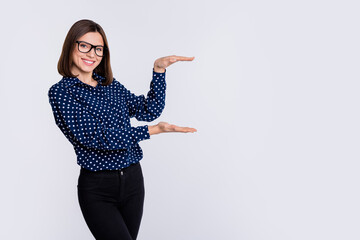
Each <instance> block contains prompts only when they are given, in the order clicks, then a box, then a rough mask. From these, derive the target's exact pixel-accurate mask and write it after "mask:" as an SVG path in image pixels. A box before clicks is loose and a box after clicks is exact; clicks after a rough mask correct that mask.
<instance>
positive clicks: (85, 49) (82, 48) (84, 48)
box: [79, 42, 104, 57]
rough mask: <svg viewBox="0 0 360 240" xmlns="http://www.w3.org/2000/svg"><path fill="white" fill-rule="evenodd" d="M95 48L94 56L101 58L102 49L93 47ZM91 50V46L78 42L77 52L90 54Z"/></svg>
mask: <svg viewBox="0 0 360 240" xmlns="http://www.w3.org/2000/svg"><path fill="white" fill-rule="evenodd" d="M94 48H95V53H96V55H98V56H99V57H102V56H103V55H104V47H100V46H97V47H94ZM90 50H91V45H90V44H88V43H84V42H80V43H79V51H80V52H82V53H87V52H90Z"/></svg>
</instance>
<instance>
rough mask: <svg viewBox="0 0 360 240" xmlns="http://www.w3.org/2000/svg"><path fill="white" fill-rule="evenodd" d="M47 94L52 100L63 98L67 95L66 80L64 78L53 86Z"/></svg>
mask: <svg viewBox="0 0 360 240" xmlns="http://www.w3.org/2000/svg"><path fill="white" fill-rule="evenodd" d="M47 94H48V97H49V99H50V100H56V99H58V98H59V97H61V96H65V95H67V91H66V82H65V81H64V78H62V79H61V80H60V81H58V82H57V83H55V84H53V85H51V86H50V88H49V89H48V92H47Z"/></svg>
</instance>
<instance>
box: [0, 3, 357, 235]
mask: <svg viewBox="0 0 360 240" xmlns="http://www.w3.org/2000/svg"><path fill="white" fill-rule="evenodd" d="M359 7H360V5H359V4H358V1H325V0H324V1H320V0H311V1H308V0H305V1H304V0H302V1H280V0H275V1H265V0H255V1H228V0H224V1H194V0H181V1H168V0H163V1H158V0H156V1H145V0H142V1H75V2H74V1H68V0H67V1H56V2H55V1H45V0H44V1H25V0H21V1H14V2H7V3H3V4H2V13H1V15H0V20H1V22H2V25H1V28H2V35H1V36H2V37H1V38H0V41H1V59H0V61H1V64H0V68H1V87H0V104H1V118H0V121H1V124H0V126H1V170H2V171H1V174H0V177H1V178H0V180H1V202H0V203H1V204H0V206H1V209H0V210H1V218H0V220H1V222H0V224H1V232H0V238H1V239H34V240H42V239H44V240H49V239H52V240H57V239H59V240H63V239H74V240H75V239H76V240H78V239H93V238H92V235H91V233H90V231H89V230H88V228H87V226H86V224H85V221H84V219H83V217H82V215H81V211H80V208H79V205H78V201H77V195H76V185H77V179H78V175H79V169H80V167H79V166H78V165H77V164H76V155H75V152H74V150H73V148H72V145H71V144H70V143H69V142H68V141H67V139H66V138H65V137H64V136H63V134H62V133H61V132H60V130H59V129H58V127H57V126H56V125H55V121H54V118H53V116H52V112H51V108H50V104H49V103H48V96H47V91H48V89H49V87H50V86H51V85H52V84H54V83H56V82H58V81H59V80H60V79H61V76H60V75H59V74H58V73H57V68H56V65H57V61H58V58H59V56H60V52H61V47H62V44H63V41H64V39H65V36H66V33H67V31H68V30H69V28H70V27H71V25H72V24H73V23H74V22H76V21H77V20H80V19H83V18H88V19H92V20H94V21H96V22H98V23H99V24H100V25H101V26H102V27H103V28H104V30H105V32H106V34H107V37H108V40H109V44H110V47H111V57H112V58H111V61H112V62H111V63H112V67H113V71H114V77H115V78H116V79H118V80H119V81H120V82H122V83H123V84H124V85H125V86H126V87H127V88H128V89H130V90H131V91H133V92H134V93H136V94H138V95H140V94H146V93H147V91H148V90H149V84H150V81H151V72H152V67H153V63H154V61H155V60H156V59H157V58H159V57H162V56H168V55H172V54H176V55H183V56H195V60H194V61H193V62H178V63H175V64H174V65H172V66H170V67H169V68H168V69H167V77H166V81H167V84H168V87H167V93H166V94H167V95H166V106H165V109H164V112H163V114H162V116H161V117H160V118H158V119H157V120H155V121H154V122H152V123H146V122H137V121H136V120H134V121H132V124H133V125H134V126H136V125H144V124H156V123H157V122H159V121H167V122H170V123H174V124H178V125H182V126H190V127H195V128H197V129H198V132H197V133H193V134H191V133H188V134H183V133H166V134H161V135H154V136H151V139H150V140H145V141H142V142H141V143H140V145H141V147H142V148H143V151H144V158H143V159H142V160H141V164H142V166H143V171H144V178H145V187H146V197H145V211H144V216H143V221H142V225H141V228H140V232H139V238H138V239H139V240H147V239H157V240H162V239H164V240H165V239H166V240H167V239H172V240H183V239H206V240H215V239H216V240H217V239H235V240H237V239H239V240H240V239H244V240H252V239H254V240H289V239H291V240H304V239H307V240H310V239H311V240H312V239H313V240H318V239H328V240H332V239H347V240H352V239H360V232H359V224H360V217H359V216H360V207H359V202H360V193H359V180H360V176H359V167H360V163H359V159H360V158H359V157H360V153H359V144H360V137H359V136H360V128H359V122H360V114H359V100H360V96H359V87H360V84H359V63H360V61H359V56H360V55H359V53H360V48H359V46H360V44H359V43H360V41H359V40H360V34H359V21H360V15H359Z"/></svg>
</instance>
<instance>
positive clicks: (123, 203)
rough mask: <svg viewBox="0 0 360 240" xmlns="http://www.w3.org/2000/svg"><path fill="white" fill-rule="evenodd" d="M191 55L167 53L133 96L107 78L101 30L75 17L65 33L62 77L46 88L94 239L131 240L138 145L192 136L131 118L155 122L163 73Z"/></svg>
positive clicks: (139, 179)
mask: <svg viewBox="0 0 360 240" xmlns="http://www.w3.org/2000/svg"><path fill="white" fill-rule="evenodd" d="M193 59H194V57H182V56H175V55H172V56H167V57H162V58H159V59H157V60H156V61H155V63H154V68H153V72H152V81H151V83H150V91H149V92H148V93H147V96H146V97H145V96H144V95H140V96H137V95H135V94H133V93H132V92H130V91H129V90H127V89H126V88H125V86H124V85H122V84H121V83H120V82H119V81H117V80H116V79H115V78H113V74H112V70H111V66H110V50H109V46H108V42H107V39H106V35H105V33H104V31H103V29H102V27H101V26H100V25H99V24H97V23H95V22H93V21H91V20H87V19H84V20H80V21H78V22H76V23H74V24H73V26H72V27H71V28H70V30H69V32H68V34H67V36H66V38H65V42H64V45H63V48H62V53H61V56H60V59H59V62H58V71H59V73H60V74H61V75H62V76H63V78H62V79H61V80H60V81H59V82H57V83H55V84H54V85H52V86H51V87H50V89H49V91H48V96H49V102H50V105H51V107H52V110H53V114H54V118H55V122H56V125H57V126H58V127H59V128H60V130H61V131H62V132H63V134H64V135H65V136H66V138H67V139H68V140H69V141H70V143H71V144H72V145H73V147H74V150H75V153H76V155H77V164H78V165H80V166H81V168H80V174H79V178H78V185H77V188H78V200H79V204H80V208H81V211H82V214H83V216H84V219H85V221H86V224H87V226H88V227H89V229H90V231H91V233H92V234H93V236H94V237H95V238H96V239H101V240H110V239H122V240H127V239H129V240H130V239H131V240H134V239H136V237H137V235H138V231H139V227H140V222H141V218H142V214H143V203H144V194H145V189H144V179H143V175H142V170H141V166H140V163H139V161H140V160H141V159H142V157H143V153H142V150H141V148H140V146H139V141H141V140H146V139H150V136H151V135H153V134H159V133H164V132H184V133H187V132H196V129H194V128H190V127H180V126H176V125H172V124H168V123H166V122H159V123H158V124H156V125H152V126H149V125H144V126H139V127H132V126H131V125H130V118H131V117H135V118H136V119H137V120H139V121H147V122H150V121H153V120H154V119H156V118H158V117H159V116H160V114H161V113H162V111H163V109H164V106H165V89H166V82H165V73H166V68H167V67H168V66H170V65H171V64H173V63H175V62H177V61H192V60H193Z"/></svg>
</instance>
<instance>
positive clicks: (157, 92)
mask: <svg viewBox="0 0 360 240" xmlns="http://www.w3.org/2000/svg"><path fill="white" fill-rule="evenodd" d="M165 73H166V70H165V71H164V72H155V71H154V69H153V78H152V81H151V83H150V91H149V92H148V93H147V97H146V98H145V96H144V95H140V96H136V95H135V94H134V93H132V92H131V91H129V90H127V89H126V88H125V86H124V85H122V84H121V83H120V82H118V84H119V86H120V90H121V92H122V93H123V94H124V96H125V101H126V103H127V106H128V109H129V116H130V117H135V118H136V119H137V120H139V121H147V122H151V121H153V120H155V119H156V118H158V117H159V116H160V115H161V113H162V111H163V110H164V107H165V90H166V82H165Z"/></svg>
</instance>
